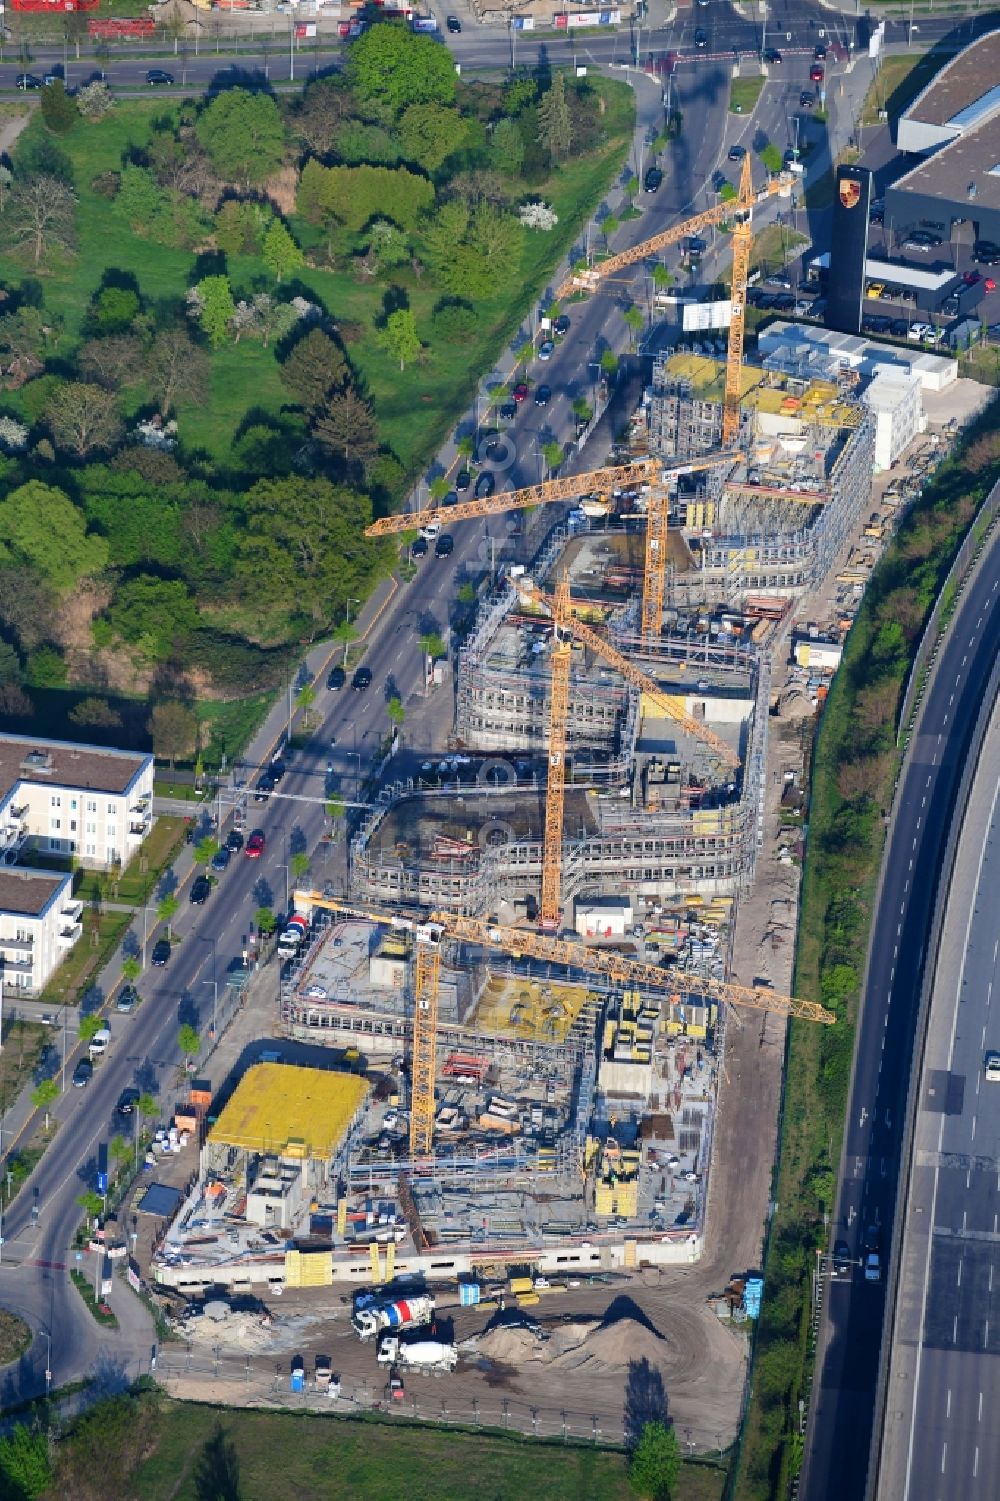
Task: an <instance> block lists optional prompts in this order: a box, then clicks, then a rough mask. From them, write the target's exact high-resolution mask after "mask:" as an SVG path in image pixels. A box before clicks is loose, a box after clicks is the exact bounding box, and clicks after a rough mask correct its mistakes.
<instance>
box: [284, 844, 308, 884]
mask: <svg viewBox="0 0 1000 1501" xmlns="http://www.w3.org/2000/svg"><path fill="white" fill-rule="evenodd" d="M311 864H312V862H311V860H310V859H309V856H308V855H307V854H306V852H305V850H296V851H295V854H294V855H293V856H292V858H291V859H290V860H289V862H288V865H289V869H290V870H291V873H292V880H293V881H301V880H302V877H303V876H304V875H305V873H306V871H307V870H308V869H309V866H310V865H311Z"/></svg>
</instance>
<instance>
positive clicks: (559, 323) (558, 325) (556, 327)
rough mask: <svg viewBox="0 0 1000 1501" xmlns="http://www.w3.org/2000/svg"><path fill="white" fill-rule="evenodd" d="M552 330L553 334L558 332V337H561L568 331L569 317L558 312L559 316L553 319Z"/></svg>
mask: <svg viewBox="0 0 1000 1501" xmlns="http://www.w3.org/2000/svg"><path fill="white" fill-rule="evenodd" d="M552 332H553V333H554V334H558V335H559V337H560V338H562V337H563V335H564V334H568V333H569V319H568V318H567V316H566V314H565V313H560V314H559V317H558V318H556V319H555V320H554V321H553V324H552Z"/></svg>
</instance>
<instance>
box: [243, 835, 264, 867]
mask: <svg viewBox="0 0 1000 1501" xmlns="http://www.w3.org/2000/svg"><path fill="white" fill-rule="evenodd" d="M243 853H244V854H245V855H246V857H247V859H248V860H259V859H260V857H261V855H262V854H263V853H264V835H263V834H262V833H261V831H260V829H255V830H254V832H253V833H252V834H251V835H250V838H249V839H248V840H247V843H246V849H245V850H244V851H243Z"/></svg>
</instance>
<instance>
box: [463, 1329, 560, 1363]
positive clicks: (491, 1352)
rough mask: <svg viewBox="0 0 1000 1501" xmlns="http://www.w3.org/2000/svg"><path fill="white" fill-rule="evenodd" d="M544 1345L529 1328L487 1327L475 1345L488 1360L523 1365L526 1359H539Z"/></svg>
mask: <svg viewBox="0 0 1000 1501" xmlns="http://www.w3.org/2000/svg"><path fill="white" fill-rule="evenodd" d="M544 1348H545V1347H544V1345H543V1344H542V1343H541V1342H540V1340H539V1339H538V1336H537V1335H535V1334H532V1332H531V1330H530V1329H517V1328H514V1329H512V1328H504V1327H503V1326H502V1325H501V1326H500V1327H499V1328H497V1329H488V1330H487V1331H486V1333H485V1334H483V1335H481V1336H480V1338H479V1342H478V1345H477V1350H478V1353H479V1354H480V1355H485V1356H486V1357H487V1359H489V1360H502V1361H503V1362H504V1364H505V1365H513V1366H517V1365H523V1364H524V1362H525V1361H527V1360H540V1359H542V1353H543V1351H544Z"/></svg>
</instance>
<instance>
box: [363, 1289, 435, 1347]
mask: <svg viewBox="0 0 1000 1501" xmlns="http://www.w3.org/2000/svg"><path fill="white" fill-rule="evenodd" d="M433 1317H434V1299H433V1298H430V1297H427V1296H425V1295H423V1294H422V1295H421V1296H420V1297H417V1298H396V1299H395V1300H394V1301H393V1302H391V1303H388V1302H387V1303H375V1304H373V1305H371V1306H369V1307H362V1308H357V1307H356V1308H355V1310H354V1317H353V1318H352V1319H351V1323H352V1324H353V1326H354V1332H355V1334H357V1336H358V1338H359V1339H374V1338H375V1336H376V1335H378V1334H381V1333H382V1332H383V1331H389V1332H391V1333H395V1332H396V1331H397V1330H400V1329H420V1328H421V1327H422V1326H423V1325H424V1324H429V1323H430V1322H431V1320H432V1319H433Z"/></svg>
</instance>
